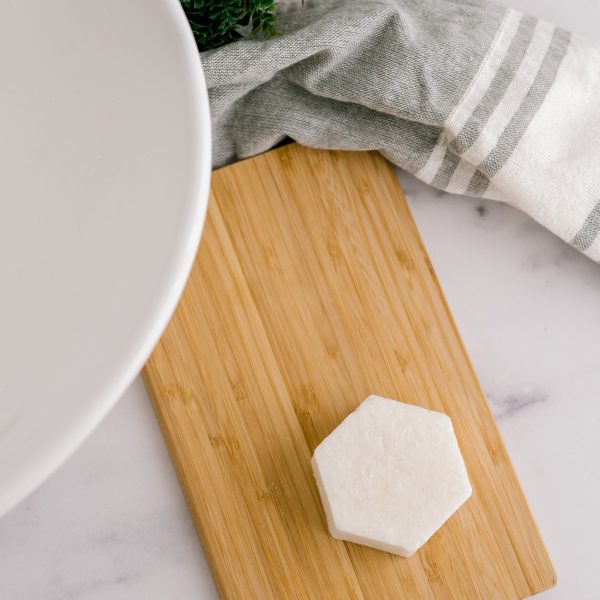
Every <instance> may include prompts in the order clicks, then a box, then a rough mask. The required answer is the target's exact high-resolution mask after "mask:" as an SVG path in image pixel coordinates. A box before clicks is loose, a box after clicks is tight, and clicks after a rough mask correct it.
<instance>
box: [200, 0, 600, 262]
mask: <svg viewBox="0 0 600 600" xmlns="http://www.w3.org/2000/svg"><path fill="white" fill-rule="evenodd" d="M280 23H281V27H282V29H283V34H282V35H281V36H279V37H277V38H274V39H271V40H267V41H264V40H242V41H238V42H235V43H233V44H230V45H228V46H224V47H222V48H219V49H217V50H212V51H209V52H204V53H202V63H203V66H204V69H205V74H206V79H207V83H208V88H209V96H210V103H211V110H212V118H213V135H214V166H215V167H218V166H221V165H225V164H227V163H230V162H233V161H235V160H239V159H242V158H246V157H249V156H252V155H255V154H258V153H259V152H263V151H265V150H267V149H269V148H271V147H272V146H274V145H276V144H277V143H279V142H280V141H282V140H283V139H285V138H288V137H289V138H293V139H295V140H297V141H299V142H300V143H302V144H305V145H307V146H312V147H318V148H333V149H343V150H344V149H345V150H373V149H374V150H379V151H380V152H381V153H382V154H384V155H385V156H386V157H387V158H388V159H389V160H391V161H392V162H394V163H395V164H397V165H399V166H400V167H402V168H404V169H406V170H407V171H410V172H411V173H413V174H415V175H416V176H417V177H418V178H419V179H421V180H422V181H425V182H426V183H429V184H431V185H433V186H435V187H438V188H440V189H443V190H447V191H450V192H454V193H459V194H467V195H473V196H481V197H484V198H491V199H494V200H501V201H504V202H507V203H509V204H512V205H514V206H517V207H519V208H520V209H522V210H524V211H526V212H527V213H529V214H530V215H531V216H532V217H533V218H535V219H536V220H537V221H539V222H540V223H541V224H543V225H544V226H545V227H547V228H548V229H550V230H551V231H553V232H554V233H555V234H557V235H558V236H560V237H561V238H562V239H563V240H565V241H567V242H569V243H570V244H572V245H573V246H574V247H575V248H577V249H578V250H580V251H581V252H584V253H585V254H587V256H589V257H590V258H592V259H593V260H596V261H600V235H599V232H600V160H599V159H600V49H598V48H595V47H593V46H590V45H588V44H587V43H586V42H584V41H583V40H581V39H579V38H577V37H576V36H574V35H571V34H570V33H568V32H567V31H564V30H562V29H559V28H557V27H555V26H553V25H551V24H550V23H547V22H544V21H541V20H538V19H534V18H533V17H529V16H526V15H523V14H521V13H519V12H517V11H516V10H513V9H510V8H505V7H504V6H502V5H500V4H496V3H494V2H488V1H487V0H418V1H417V0H344V1H335V0H334V1H331V0H325V1H324V0H319V1H317V0H314V1H311V0H306V2H305V4H304V6H301V3H300V2H299V0H294V1H293V2H286V3H283V4H282V7H281V10H280Z"/></svg>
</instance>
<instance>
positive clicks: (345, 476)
mask: <svg viewBox="0 0 600 600" xmlns="http://www.w3.org/2000/svg"><path fill="white" fill-rule="evenodd" d="M312 467H313V472H314V475H315V479H316V480H317V485H318V488H319V493H320V495H321V501H322V502H323V507H324V509H325V514H326V516H327V524H328V527H329V532H330V533H331V535H332V536H333V537H334V538H337V539H340V540H346V541H349V542H355V543H357V544H364V545H366V546H371V547H373V548H378V549H379V550H385V551H387V552H392V553H393V554H399V555H400V556H411V555H412V554H414V553H415V552H416V551H417V550H418V549H419V548H420V547H421V546H422V545H423V544H424V543H425V542H426V541H427V540H428V539H429V538H430V537H431V536H432V535H433V534H434V533H435V532H436V531H437V530H438V529H439V528H440V527H441V526H442V525H443V524H444V523H445V522H446V520H447V519H448V518H449V517H450V516H451V515H452V514H453V513H454V512H455V511H456V510H457V509H458V508H459V507H460V506H461V504H463V502H465V501H466V500H467V499H468V498H469V496H470V495H471V485H470V483H469V478H468V476H467V471H466V469H465V464H464V461H463V458H462V455H461V453H460V449H459V447H458V442H457V441H456V436H455V434H454V429H453V427H452V422H451V421H450V418H449V417H448V416H447V415H445V414H443V413H440V412H436V411H432V410H427V409H425V408H421V407H419V406H413V405H411V404H405V403H403V402H398V401H396V400H389V399H387V398H382V397H380V396H369V397H368V398H367V399H366V400H365V401H364V402H363V403H362V404H361V405H360V406H359V407H358V408H357V409H356V410H355V411H354V412H353V413H351V414H350V415H349V416H348V417H346V419H344V421H342V423H341V424H340V425H339V426H338V427H337V428H336V429H335V430H334V431H333V432H332V433H331V434H330V435H329V436H328V437H326V438H325V439H324V440H323V442H321V444H320V445H319V446H318V447H317V449H316V450H315V452H314V454H313V458H312Z"/></svg>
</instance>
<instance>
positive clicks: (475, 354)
mask: <svg viewBox="0 0 600 600" xmlns="http://www.w3.org/2000/svg"><path fill="white" fill-rule="evenodd" d="M513 4H514V5H516V6H517V7H518V8H521V9H523V10H527V11H528V12H532V13H535V14H539V15H541V16H544V17H546V18H548V19H550V20H553V21H555V22H557V23H559V24H561V25H563V26H565V27H568V28H570V29H573V30H575V31H578V32H579V33H582V34H584V35H586V36H587V37H588V38H591V39H596V41H600V34H598V32H597V23H598V21H599V18H600V3H598V2H597V0H574V1H572V2H570V3H564V2H558V1H557V0H553V1H552V2H543V1H542V0H519V1H515V2H513ZM401 180H402V183H403V185H404V188H405V191H406V195H407V197H408V199H409V201H410V205H411V207H412V210H413V214H414V216H415V218H416V220H417V223H418V226H419V228H420V230H421V234H422V236H423V238H424V240H425V244H426V246H427V248H428V250H429V252H430V255H431V258H432V261H433V263H434V265H435V268H436V270H437V273H438V276H439V278H440V281H441V283H442V286H443V288H444V291H445V293H446V296H447V299H448V302H449V304H450V306H451V309H452V311H453V313H454V316H455V319H456V321H457V323H458V327H459V329H460V331H461V333H462V335H463V338H464V341H465V343H466V346H467V349H468V351H469V353H470V356H471V358H472V360H473V363H474V365H475V369H476V371H477V373H478V375H479V377H480V380H481V382H482V384H483V387H484V389H485V391H486V394H487V395H488V397H489V400H490V403H491V406H492V408H493V410H494V413H495V415H496V417H497V419H498V423H499V425H500V428H501V430H502V433H503V436H504V440H505V442H506V445H507V447H508V450H509V453H510V455H511V457H512V459H513V462H514V465H515V468H516V470H517V472H518V474H519V476H520V479H521V482H522V485H523V487H524V489H525V492H526V494H527V496H528V498H529V501H530V503H531V506H532V509H533V511H534V514H535V516H536V517H537V520H538V524H539V526H540V528H541V530H542V534H543V535H544V538H545V540H546V542H547V545H548V547H549V550H550V552H551V554H552V557H553V559H554V561H555V564H556V568H557V571H558V577H559V583H558V586H557V587H556V588H555V589H554V590H552V591H550V592H547V593H546V594H544V595H543V596H542V597H543V598H544V600H558V599H560V600H596V599H597V598H600V569H599V568H598V567H597V565H598V562H599V560H600V549H599V547H598V540H599V539H600V510H599V507H600V435H598V430H599V429H600V353H599V351H598V350H599V342H598V340H599V339H600V266H598V265H595V264H593V263H591V262H590V261H589V260H588V259H586V258H584V257H583V256H580V255H578V254H577V253H576V252H575V251H573V250H571V249H570V248H568V247H567V246H566V245H564V244H563V243H562V242H560V241H559V240H557V239H556V238H554V237H553V236H552V235H551V234H549V233H547V232H546V231H544V230H543V229H542V228H541V227H539V226H537V225H536V224H535V223H533V222H532V221H531V220H530V219H528V218H527V217H526V216H524V215H522V214H520V213H518V212H517V211H515V210H513V209H511V208H508V207H506V206H502V205H499V204H494V203H490V202H481V201H476V200H471V199H466V198H460V197H452V196H448V195H446V194H441V193H438V192H436V191H434V190H431V189H429V188H426V187H425V186H423V185H422V184H420V183H418V182H417V181H416V180H414V179H413V178H411V177H410V176H407V175H401ZM0 598H2V599H7V600H131V599H138V598H140V599H141V598H143V599H145V600H154V599H156V600H158V599H163V598H177V599H178V600H180V599H182V600H186V599H188V598H190V599H191V598H201V599H212V598H216V592H215V590H214V586H213V584H212V581H211V577H210V572H209V571H208V568H207V566H206V562H205V560H204V557H203V554H202V549H201V547H200V545H199V543H198V541H197V539H196V537H195V534H194V531H193V528H192V525H191V521H190V518H189V516H188V513H187V511H186V507H185V504H184V501H183V498H182V495H181V492H180V490H179V487H178V485H177V481H176V478H175V475H174V472H173V469H172V467H171V464H170V462H169V459H168V456H167V453H166V450H165V448H164V444H163V441H162V438H161V436H160V432H159V430H158V427H157V425H156V422H155V420H154V416H153V414H152V411H151V409H150V406H149V403H148V400H147V398H146V394H145V391H144V389H143V386H142V384H141V382H140V381H139V380H137V381H136V382H135V383H134V384H133V385H132V386H131V388H130V389H129V391H128V392H127V393H126V394H125V397H124V398H123V399H122V400H121V402H120V403H119V405H118V406H117V407H116V408H115V409H114V410H113V412H112V413H111V414H110V415H109V417H108V418H107V419H106V421H105V422H104V423H103V424H102V425H101V426H100V428H99V429H98V430H97V431H96V432H95V433H94V435H93V436H92V437H91V438H90V439H89V440H88V441H87V442H86V443H85V444H84V445H83V446H82V448H81V449H80V450H79V451H78V452H77V453H76V454H75V456H73V457H72V458H71V459H70V460H69V461H68V462H67V463H66V464H65V465H64V466H63V467H62V468H61V469H60V470H59V471H58V472H57V473H56V474H55V475H54V476H53V477H52V478H51V479H50V480H49V481H47V482H46V483H45V484H44V485H43V486H42V487H41V488H40V489H38V490H37V491H36V492H35V493H34V494H33V495H32V496H31V497H30V498H29V499H27V500H26V501H25V502H24V503H23V504H21V505H20V506H18V507H17V508H16V509H14V510H13V511H12V512H10V513H9V514H8V515H6V516H5V517H4V518H2V519H0Z"/></svg>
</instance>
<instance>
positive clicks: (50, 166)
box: [0, 0, 210, 514]
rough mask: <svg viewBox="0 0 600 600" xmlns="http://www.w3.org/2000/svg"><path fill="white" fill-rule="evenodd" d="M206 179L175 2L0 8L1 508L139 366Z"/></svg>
mask: <svg viewBox="0 0 600 600" xmlns="http://www.w3.org/2000/svg"><path fill="white" fill-rule="evenodd" d="M209 178H210V122H209V115H208V101H207V97H206V90H205V86H204V80H203V77H202V71H201V66H200V60H199V57H198V52H197V49H196V47H195V44H194V40H193V38H192V35H191V33H190V30H189V27H188V25H187V22H186V20H185V16H184V14H183V12H182V10H181V7H180V5H179V3H178V1H177V0H100V1H98V0H78V1H73V0H53V1H52V2H49V1H48V0H27V1H26V2H24V1H21V0H3V1H2V2H0V514H2V513H3V512H5V511H7V510H8V509H9V508H10V507H11V506H13V505H14V504H15V503H16V502H18V501H19V500H20V499H21V498H23V497H24V496H25V495H26V494H27V493H29V492H30V491H31V490H32V489H33V488H34V487H35V486H36V485H38V484H39V483H40V482H41V481H42V480H43V479H44V478H45V477H47V476H48V475H49V474H50V473H51V472H52V471H53V470H54V469H55V468H56V467H57V466H58V465H59V464H60V463H61V462H62V461H64V460H65V459H66V458H67V456H68V455H69V454H70V453H71V452H73V450H74V449H75V448H76V447H77V446H78V444H80V443H81V441H82V440H83V439H84V438H85V437H86V436H87V435H88V434H89V433H90V432H91V431H92V429H93V428H94V427H95V426H96V425H97V424H98V422H99V421H100V420H101V419H102V417H103V416H104V415H105V414H106V412H107V411H108V409H109V408H110V407H111V406H112V405H113V404H114V402H115V401H116V400H117V399H118V398H119V397H120V396H121V394H122V393H123V391H124V390H125V388H126V387H127V385H128V384H129V383H130V382H131V381H132V379H133V378H134V376H135V375H136V374H137V373H138V371H139V370H140V369H141V367H142V365H143V364H144V361H145V360H146V358H147V357H148V355H149V353H150V352H151V350H152V348H153V346H154V345H155V343H156V342H157V340H158V338H159V336H160V334H161V332H162V330H163V328H164V327H165V325H166V324H167V322H168V320H169V317H170V315H171V313H172V311H173V309H174V307H175V305H176V303H177V300H178V298H179V296H180V294H181V291H182V289H183V286H184V284H185V280H186V278H187V275H188V273H189V269H190V267H191V264H192V261H193V258H194V255H195V253H196V249H197V245H198V241H199V238H200V232H201V229H202V225H203V222H204V215H205V212H206V205H207V196H208V181H209ZM124 460H127V458H126V457H124Z"/></svg>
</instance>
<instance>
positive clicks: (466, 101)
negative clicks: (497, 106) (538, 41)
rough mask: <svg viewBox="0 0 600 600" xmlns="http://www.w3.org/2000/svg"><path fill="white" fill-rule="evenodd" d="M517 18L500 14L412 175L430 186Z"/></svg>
mask: <svg viewBox="0 0 600 600" xmlns="http://www.w3.org/2000/svg"><path fill="white" fill-rule="evenodd" d="M520 19H521V13H519V12H518V11H516V10H514V9H512V8H508V9H507V10H506V12H505V14H504V17H503V19H502V22H501V24H500V27H499V28H498V31H497V32H496V35H495V37H494V40H493V41H492V44H491V46H490V49H489V50H488V53H487V54H486V56H485V58H484V59H483V62H482V63H481V65H480V67H479V70H478V71H477V75H475V77H474V78H473V81H472V82H471V85H470V86H469V88H468V89H467V91H466V92H465V95H464V96H463V98H462V100H461V101H460V102H459V104H458V106H457V107H456V108H455V109H454V110H453V111H452V113H451V114H450V116H449V117H448V118H447V119H446V122H445V123H444V130H443V131H442V133H441V134H440V137H439V139H438V141H437V144H436V146H435V147H434V149H433V151H432V153H431V154H430V156H429V159H428V160H427V163H426V164H425V166H424V167H423V168H422V169H421V170H420V171H419V172H418V173H417V174H416V176H417V177H418V178H419V179H421V180H422V181H425V182H426V183H431V182H432V180H433V178H434V177H435V174H436V173H437V171H438V169H439V168H440V165H441V164H442V161H443V160H444V154H445V153H446V148H447V146H448V143H449V142H450V141H452V139H454V136H456V135H457V134H458V132H459V131H460V130H461V129H462V128H463V126H464V125H465V123H466V122H467V121H468V119H469V117H470V116H471V114H472V113H473V111H474V110H475V108H476V107H477V105H478V104H479V103H480V102H481V99H482V98H483V96H484V94H485V92H486V91H487V89H488V88H489V87H490V84H491V83H492V81H493V79H494V76H495V75H496V72H497V71H498V68H499V67H500V65H501V64H502V61H503V59H504V57H505V55H506V53H507V51H508V49H509V47H510V43H511V42H512V40H513V38H514V36H515V34H516V32H517V29H518V26H519V21H520Z"/></svg>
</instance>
